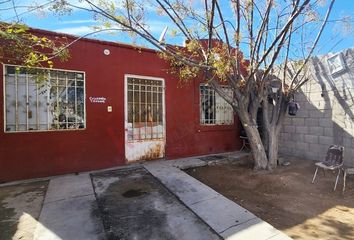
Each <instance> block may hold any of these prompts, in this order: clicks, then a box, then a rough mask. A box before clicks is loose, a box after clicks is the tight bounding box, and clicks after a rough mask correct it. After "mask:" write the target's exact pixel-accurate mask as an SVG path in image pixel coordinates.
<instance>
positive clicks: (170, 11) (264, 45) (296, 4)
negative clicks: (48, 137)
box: [55, 0, 335, 169]
mask: <svg viewBox="0 0 354 240" xmlns="http://www.w3.org/2000/svg"><path fill="white" fill-rule="evenodd" d="M55 2H56V5H55V6H56V7H57V9H58V10H59V9H60V6H65V8H66V9H67V8H78V9H81V10H85V11H88V12H91V13H92V14H93V17H94V18H95V19H96V20H97V21H99V22H100V24H99V26H100V29H99V31H103V30H110V29H117V28H119V29H121V30H123V31H124V32H127V33H129V34H130V36H132V37H134V38H135V37H137V38H140V39H144V40H145V41H147V43H148V44H149V45H150V46H153V47H155V48H157V49H158V50H159V51H160V56H161V57H162V58H164V59H166V60H167V61H169V62H170V65H171V71H172V72H174V73H175V74H178V75H179V77H180V79H181V81H190V80H193V79H195V78H196V77H200V76H202V77H203V78H204V81H205V83H206V84H208V85H209V86H211V87H212V88H213V89H214V90H215V91H216V92H217V93H218V94H219V95H220V96H221V97H222V98H224V99H225V101H226V102H228V103H229V104H230V105H231V106H232V108H233V110H234V111H235V112H236V113H237V115H238V117H239V119H240V121H241V123H242V125H243V127H244V129H245V131H246V133H247V136H248V139H249V142H250V146H251V151H252V156H253V158H254V161H255V166H254V168H255V169H272V168H274V167H276V165H277V159H278V136H279V133H280V130H281V126H282V122H283V120H284V116H285V113H286V109H287V106H288V103H289V101H290V99H291V98H292V97H293V95H294V93H295V92H296V91H297V90H298V89H299V88H300V87H301V86H302V85H303V84H304V83H305V82H306V81H307V78H306V77H304V76H305V74H304V71H305V69H306V65H307V63H308V61H309V59H310V57H311V55H312V54H313V53H314V50H315V48H316V46H317V44H318V41H319V39H320V36H321V34H322V32H323V30H324V27H325V25H326V23H327V20H328V18H329V14H330V12H331V9H332V7H333V4H334V2H335V0H331V1H329V3H327V4H324V3H323V2H324V1H321V0H282V1H280V0H279V1H277V0H263V1H255V0H230V1H226V0H225V1H218V0H204V1H183V0H149V1H146V0H121V1H110V0H97V1H96V0H83V1H82V2H84V3H85V4H81V5H75V4H72V3H70V1H65V0H57V1H55ZM58 6H59V7H58ZM151 16H152V17H153V19H155V20H156V19H157V18H161V20H162V21H164V22H165V23H166V25H169V26H170V28H172V29H171V30H170V32H169V34H170V35H171V36H172V37H174V38H184V39H185V40H186V42H185V46H184V47H178V46H175V45H170V44H168V43H166V42H165V41H164V40H163V38H162V39H160V38H159V37H158V36H156V35H155V34H153V31H152V30H151V28H150V26H149V24H150V23H151V22H150V19H149V18H150V17H151ZM171 26H172V27H171ZM202 39H203V40H202ZM225 86H227V88H228V89H231V90H232V92H233V95H232V96H230V95H229V94H228V91H226V90H225ZM270 101H271V102H272V104H269V102H270ZM260 107H262V111H263V121H264V126H265V130H266V136H267V141H265V144H263V142H262V139H261V136H260V134H259V131H258V126H257V122H256V118H257V112H258V109H259V108H260ZM266 149H267V151H266Z"/></svg>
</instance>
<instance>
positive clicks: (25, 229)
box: [0, 154, 290, 240]
mask: <svg viewBox="0 0 354 240" xmlns="http://www.w3.org/2000/svg"><path fill="white" fill-rule="evenodd" d="M242 156H244V155H242V154H239V155H237V156H236V158H235V156H234V155H233V156H231V155H230V156H226V157H225V158H217V159H218V161H229V160H230V159H231V160H237V159H238V158H240V157H242ZM212 163H213V162H212V161H210V159H209V158H208V159H207V161H203V158H186V159H181V160H176V161H155V162H147V163H145V164H137V165H135V166H130V167H128V168H127V167H125V168H121V169H114V170H106V171H99V172H94V173H82V174H78V175H65V176H59V177H53V178H51V179H50V180H42V181H38V182H31V183H22V184H18V185H11V186H1V187H0V240H2V239H4V240H8V239H21V240H32V239H35V240H42V239H43V240H59V239H63V240H71V239H73V240H74V239H75V240H81V239H85V240H90V239H92V240H96V239H129V240H130V239H132V240H133V239H134V240H139V239H182V240H183V239H188V240H189V239H203V240H206V239H260V240H261V239H270V240H276V239H290V238H289V237H288V236H286V235H285V234H283V233H282V232H280V231H278V230H277V229H275V228H273V227H272V226H271V225H269V224H268V223H266V222H264V221H263V220H261V219H259V218H258V217H256V216H255V215H253V214H252V213H250V212H249V211H247V210H246V209H244V208H242V207H240V206H239V205H237V204H236V203H234V202H232V201H230V200H228V199H226V198H225V197H223V196H222V195H220V194H219V193H217V192H215V191H214V190H212V189H210V188H209V187H207V186H205V185H204V184H202V183H201V182H199V181H197V180H196V179H194V178H192V177H190V176H189V175H187V174H186V173H185V172H183V171H182V170H181V169H183V168H188V167H195V166H203V165H207V164H212Z"/></svg>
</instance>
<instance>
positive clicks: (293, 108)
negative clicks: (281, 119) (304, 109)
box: [288, 99, 300, 116]
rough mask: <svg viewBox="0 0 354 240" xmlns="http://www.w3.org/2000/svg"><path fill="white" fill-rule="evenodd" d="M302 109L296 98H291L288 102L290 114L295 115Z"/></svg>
mask: <svg viewBox="0 0 354 240" xmlns="http://www.w3.org/2000/svg"><path fill="white" fill-rule="evenodd" d="M299 109H300V105H299V104H298V103H297V102H295V100H294V99H293V100H291V101H290V102H289V104H288V113H289V115H290V116H295V115H296V112H297V110H299Z"/></svg>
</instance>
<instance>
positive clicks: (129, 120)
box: [125, 75, 166, 162]
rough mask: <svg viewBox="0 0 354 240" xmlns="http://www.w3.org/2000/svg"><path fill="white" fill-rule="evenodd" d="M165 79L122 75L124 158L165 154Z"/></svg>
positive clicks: (152, 157) (144, 157)
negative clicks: (123, 92) (123, 76)
mask: <svg viewBox="0 0 354 240" xmlns="http://www.w3.org/2000/svg"><path fill="white" fill-rule="evenodd" d="M165 136H166V131H165V82H164V79H162V78H153V77H145V76H136V75H125V158H126V160H127V161H128V162H132V161H138V160H151V159H158V158H163V157H164V156H165V145H166V138H165Z"/></svg>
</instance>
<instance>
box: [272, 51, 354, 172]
mask: <svg viewBox="0 0 354 240" xmlns="http://www.w3.org/2000/svg"><path fill="white" fill-rule="evenodd" d="M336 54H341V55H342V58H343V60H344V67H345V69H344V70H343V71H341V72H339V73H337V74H331V72H330V69H329V65H328V61H327V59H328V58H330V57H331V56H333V55H336ZM336 54H329V55H325V56H319V57H314V58H313V59H312V61H311V64H310V68H309V69H310V72H311V75H310V76H311V78H310V80H309V81H308V82H307V83H306V84H305V85H304V86H303V87H302V89H301V91H300V92H299V93H298V94H296V96H295V100H296V101H297V102H298V103H299V104H300V109H299V110H298V112H297V115H296V116H289V115H287V117H286V119H285V121H284V125H283V128H282V132H281V134H280V146H279V151H280V153H281V154H285V155H291V156H297V157H301V158H305V159H311V160H322V159H324V157H325V154H326V151H327V149H328V147H329V145H331V144H339V145H342V146H344V147H345V153H344V161H345V162H344V164H345V165H346V166H351V167H354V48H352V49H347V50H345V51H343V52H341V53H336Z"/></svg>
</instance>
